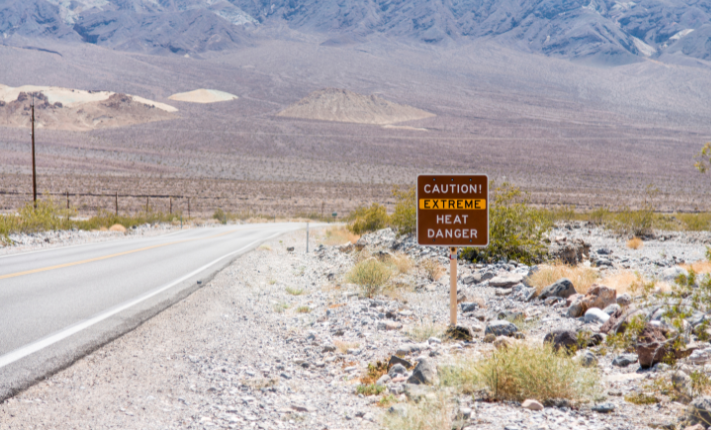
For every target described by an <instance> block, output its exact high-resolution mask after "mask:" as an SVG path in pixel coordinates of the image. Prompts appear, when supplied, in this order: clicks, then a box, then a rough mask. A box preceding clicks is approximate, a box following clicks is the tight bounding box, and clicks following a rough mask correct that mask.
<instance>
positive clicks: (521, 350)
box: [475, 344, 599, 402]
mask: <svg viewBox="0 0 711 430" xmlns="http://www.w3.org/2000/svg"><path fill="white" fill-rule="evenodd" d="M475 369H476V373H477V374H478V378H479V381H480V383H481V384H482V385H483V386H485V387H486V388H487V389H488V391H489V393H490V395H491V397H492V398H493V399H495V400H514V401H519V402H520V401H523V400H525V399H536V400H539V401H541V402H546V401H548V400H552V399H569V400H586V399H589V398H593V397H595V396H597V395H598V393H599V386H598V379H599V377H598V375H597V372H596V371H595V370H594V369H591V368H585V367H583V366H582V365H581V364H580V363H579V362H578V361H577V360H575V359H574V358H572V357H570V356H569V355H568V354H567V353H566V352H565V351H563V350H560V351H555V350H554V349H553V347H552V346H551V345H550V344H545V345H536V346H527V345H523V344H514V345H511V346H509V347H508V348H501V349H498V350H496V351H494V352H493V353H492V355H491V356H489V357H487V358H484V359H482V360H480V361H479V362H477V363H476V367H475Z"/></svg>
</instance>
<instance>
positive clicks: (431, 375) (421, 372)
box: [407, 358, 437, 385]
mask: <svg viewBox="0 0 711 430" xmlns="http://www.w3.org/2000/svg"><path fill="white" fill-rule="evenodd" d="M436 379H437V366H435V363H434V361H432V360H430V359H426V358H422V359H420V361H419V362H418V363H417V366H415V370H413V371H412V375H411V376H410V377H409V378H408V379H407V383H408V384H428V385H430V384H432V383H434V382H435V380H436Z"/></svg>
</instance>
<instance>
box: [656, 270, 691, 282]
mask: <svg viewBox="0 0 711 430" xmlns="http://www.w3.org/2000/svg"><path fill="white" fill-rule="evenodd" d="M681 275H683V276H689V272H688V271H687V270H686V269H682V268H681V267H679V266H675V267H670V268H668V269H664V270H663V271H662V275H661V278H662V281H664V282H667V283H670V284H674V283H675V282H676V278H678V277H679V276H681Z"/></svg>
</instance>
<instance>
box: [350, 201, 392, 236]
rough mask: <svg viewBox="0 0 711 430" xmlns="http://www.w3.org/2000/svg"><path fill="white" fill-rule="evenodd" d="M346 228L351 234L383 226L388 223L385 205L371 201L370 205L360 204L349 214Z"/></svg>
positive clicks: (359, 233)
mask: <svg viewBox="0 0 711 430" xmlns="http://www.w3.org/2000/svg"><path fill="white" fill-rule="evenodd" d="M350 219H351V220H352V221H351V222H350V223H349V224H348V230H349V231H350V232H351V233H353V234H358V235H361V234H364V233H368V232H369V231H376V230H380V229H382V228H385V227H387V226H388V224H389V223H390V217H389V216H388V212H387V210H386V209H385V206H383V205H380V204H377V203H373V204H372V205H371V206H370V207H367V206H361V207H359V208H357V209H356V210H355V211H353V213H352V214H351V216H350Z"/></svg>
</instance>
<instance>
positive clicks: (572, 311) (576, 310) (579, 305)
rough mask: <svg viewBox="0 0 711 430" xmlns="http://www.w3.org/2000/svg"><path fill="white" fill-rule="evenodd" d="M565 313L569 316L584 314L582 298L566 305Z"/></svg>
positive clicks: (577, 316)
mask: <svg viewBox="0 0 711 430" xmlns="http://www.w3.org/2000/svg"><path fill="white" fill-rule="evenodd" d="M566 315H568V317H569V318H579V317H581V316H583V315H585V307H584V306H583V302H582V300H578V301H576V302H573V303H572V304H571V305H570V306H569V307H568V310H567V312H566Z"/></svg>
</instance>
